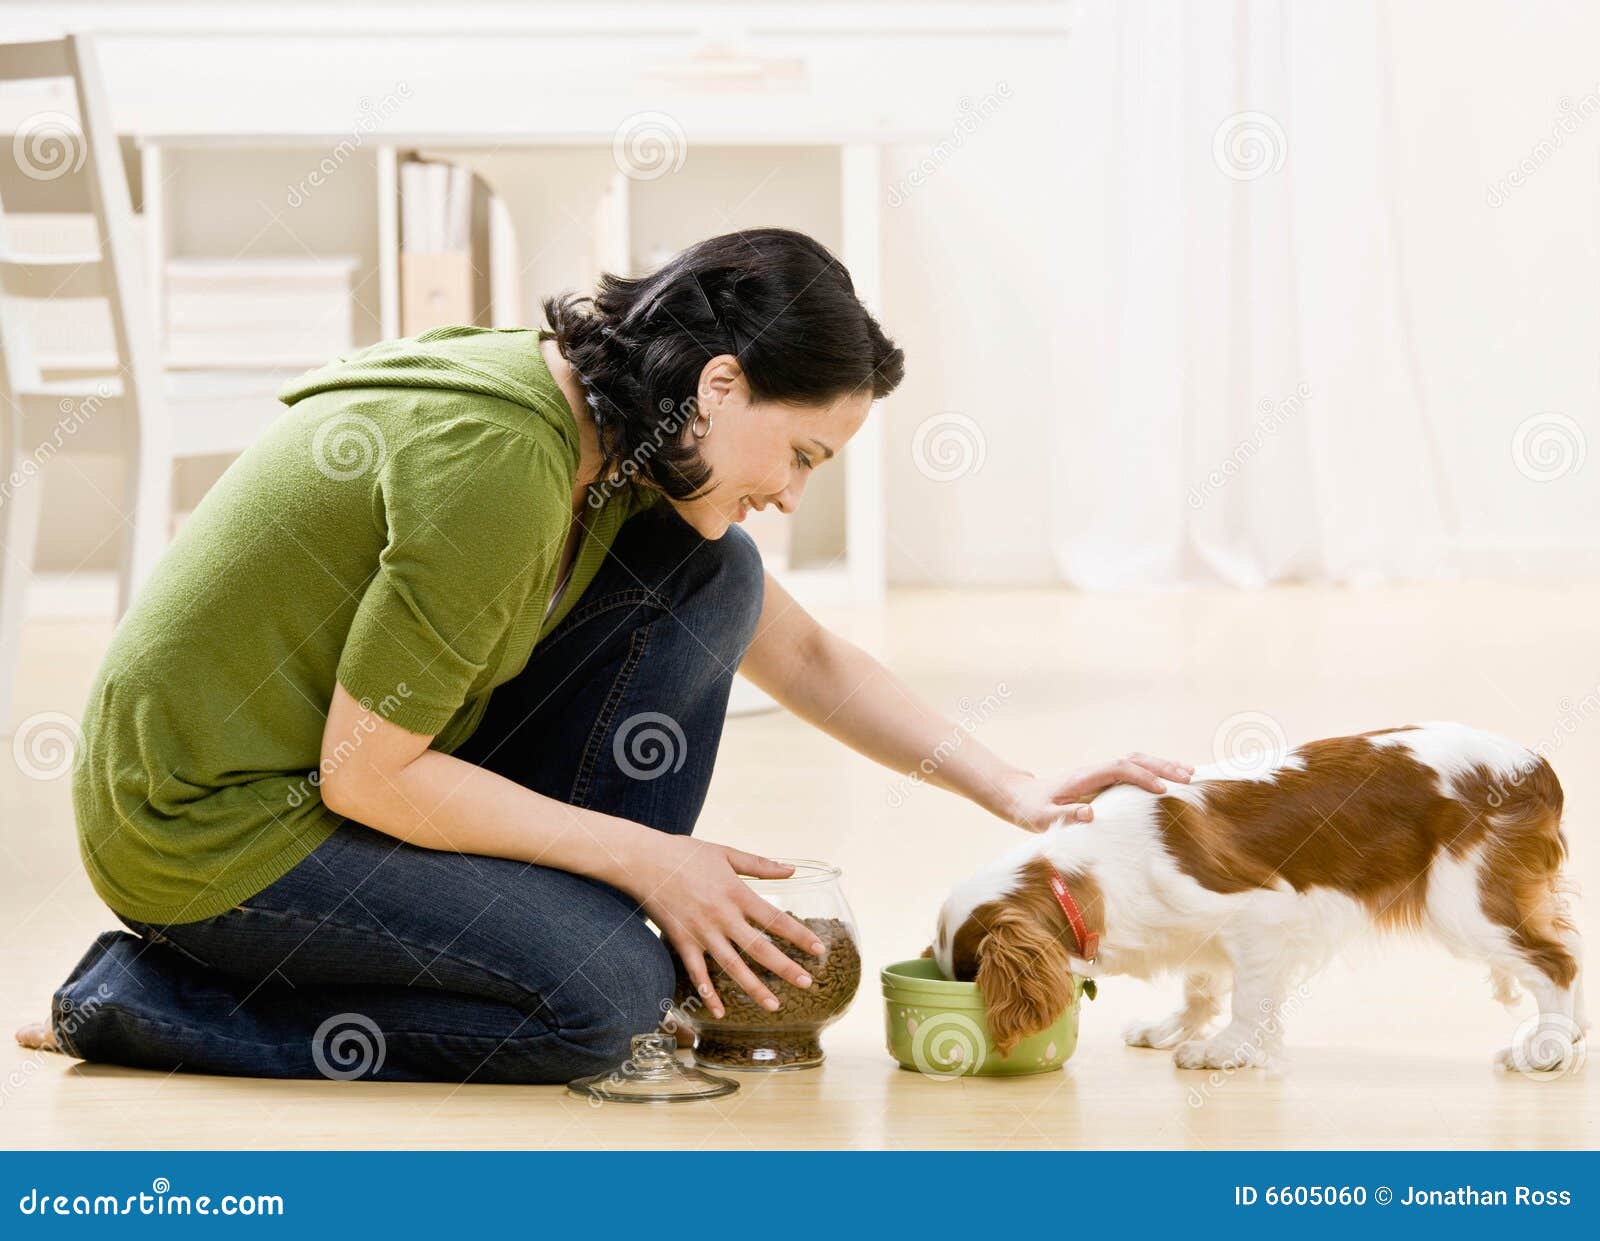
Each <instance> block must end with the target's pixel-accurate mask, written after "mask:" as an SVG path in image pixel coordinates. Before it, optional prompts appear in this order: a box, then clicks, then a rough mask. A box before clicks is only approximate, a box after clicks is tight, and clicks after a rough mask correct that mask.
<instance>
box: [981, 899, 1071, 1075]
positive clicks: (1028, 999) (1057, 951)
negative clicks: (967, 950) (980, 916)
mask: <svg viewBox="0 0 1600 1241" xmlns="http://www.w3.org/2000/svg"><path fill="white" fill-rule="evenodd" d="M976 981H977V984H978V993H979V994H980V995H981V996H982V997H983V1007H984V1010H985V1012H986V1013H987V1015H988V1018H989V1029H990V1031H991V1032H992V1033H993V1034H994V1039H995V1047H996V1048H997V1049H998V1051H999V1052H1000V1054H1001V1055H1002V1056H1006V1055H1010V1054H1011V1049H1012V1048H1014V1047H1015V1046H1016V1045H1017V1044H1018V1043H1020V1042H1021V1041H1022V1040H1023V1039H1025V1038H1027V1037H1028V1036H1029V1035H1030V1034H1037V1033H1038V1032H1039V1031H1040V1030H1042V1029H1044V1028H1045V1027H1046V1026H1048V1025H1049V1024H1050V1023H1051V1022H1052V1021H1054V1020H1055V1019H1056V1018H1057V1017H1059V1016H1061V1014H1062V1013H1063V1012H1065V1011H1066V1008H1067V1005H1068V1004H1070V1003H1071V1002H1072V963H1071V960H1070V959H1069V958H1068V956H1067V950H1066V949H1065V948H1064V947H1062V945H1061V942H1060V941H1059V940H1058V939H1057V938H1056V937H1055V936H1054V935H1052V934H1051V933H1050V931H1049V929H1048V928H1047V927H1043V926H1040V925H1039V922H1038V920H1037V919H1036V918H1033V917H1030V916H1029V915H1028V914H1027V913H1025V912H1023V911H1021V910H1016V909H1003V910H1001V911H1000V912H998V913H997V914H995V915H994V917H993V920H992V921H991V922H990V925H989V933H988V934H987V935H985V936H984V937H983V941H982V942H981V943H980V944H979V945H978V976H977V980H976Z"/></svg>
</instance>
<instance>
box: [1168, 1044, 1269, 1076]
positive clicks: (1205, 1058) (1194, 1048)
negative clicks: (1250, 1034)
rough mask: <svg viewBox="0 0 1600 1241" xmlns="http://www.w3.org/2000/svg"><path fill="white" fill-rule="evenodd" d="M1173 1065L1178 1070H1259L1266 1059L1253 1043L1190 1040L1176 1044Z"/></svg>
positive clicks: (1263, 1065) (1264, 1064)
mask: <svg viewBox="0 0 1600 1241" xmlns="http://www.w3.org/2000/svg"><path fill="white" fill-rule="evenodd" d="M1172 1060H1173V1063H1174V1064H1176V1065H1177V1066H1178V1067H1179V1068H1180V1069H1228V1070H1232V1069H1260V1068H1265V1067H1266V1057H1265V1056H1263V1055H1262V1054H1261V1049H1260V1048H1258V1047H1257V1046H1256V1045H1255V1044H1254V1043H1250V1042H1243V1043H1239V1042H1235V1041H1233V1040H1232V1039H1217V1038H1214V1039H1191V1040H1190V1041H1189V1042H1187V1043H1180V1044H1178V1050H1177V1051H1175V1052H1173V1053H1172Z"/></svg>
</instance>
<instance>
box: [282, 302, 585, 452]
mask: <svg viewBox="0 0 1600 1241" xmlns="http://www.w3.org/2000/svg"><path fill="white" fill-rule="evenodd" d="M337 388H437V389H441V390H444V391H450V392H474V393H479V394H481V395H484V396H492V397H498V398H499V399H500V400H503V401H511V402H512V403H514V404H517V405H521V406H523V407H525V408H527V409H530V410H532V411H533V412H534V413H536V414H538V415H540V416H541V417H542V418H544V419H546V420H547V421H549V422H550V423H551V424H553V425H554V426H555V427H556V428H557V429H558V430H559V431H560V433H561V435H562V437H563V439H565V440H566V441H567V442H568V443H569V444H570V446H571V447H572V449H573V450H574V451H576V449H577V444H578V429H577V426H576V424H575V423H574V421H573V416H572V410H571V409H570V408H569V407H568V405H567V401H566V398H565V397H564V396H563V395H562V393H561V389H560V388H559V387H557V386H556V382H555V379H554V377H553V376H552V375H551V374H550V368H549V367H548V366H546V365H545V361H544V357H543V355H542V354H541V353H540V352H539V333H538V331H537V330H536V329H534V328H484V327H470V326H449V327H436V328H431V329H430V330H428V331H426V332H423V333H422V334H421V335H419V336H407V337H403V338H401V339H399V340H386V341H381V342H379V343H378V344H376V345H369V346H367V347H366V348H365V349H362V350H359V351H358V352H356V353H352V354H349V355H347V356H345V357H342V358H337V359H335V360H334V361H332V362H329V363H328V364H327V365H325V366H319V367H317V368H316V369H315V370H311V371H307V372H306V373H305V374H304V375H301V376H299V377H298V378H296V379H291V380H290V381H289V382H288V383H286V384H284V385H283V387H281V388H280V389H279V390H278V399H279V400H280V401H282V402H283V403H284V404H285V405H291V406H292V405H293V404H294V403H295V402H296V401H300V400H303V399H304V398H305V397H308V396H312V395H314V394H316V393H319V392H329V391H332V390H334V389H337Z"/></svg>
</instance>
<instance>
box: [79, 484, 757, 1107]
mask: <svg viewBox="0 0 1600 1241" xmlns="http://www.w3.org/2000/svg"><path fill="white" fill-rule="evenodd" d="M762 582H763V577H762V569H761V558H760V555H759V553H758V552H757V551H756V549H755V545H754V544H753V543H752V542H751V541H750V539H749V537H748V536H747V535H745V533H744V532H743V531H742V530H739V529H737V528H735V529H732V530H730V531H729V532H728V533H727V535H726V536H725V537H723V538H722V539H721V540H720V541H717V542H710V541H707V540H705V539H702V538H701V537H700V536H699V535H697V534H695V533H694V532H693V531H692V530H691V529H690V528H689V527H688V525H686V524H685V523H684V522H683V520H682V519H681V518H679V517H678V516H677V514H676V513H674V512H673V511H672V510H671V509H670V508H669V507H668V506H667V505H666V504H664V503H663V504H659V505H657V506H656V507H655V508H653V509H650V510H647V511H646V512H645V513H643V514H640V515H639V516H637V517H635V518H633V519H632V520H631V521H629V522H627V523H626V524H625V525H624V526H623V527H622V529H621V531H620V532H619V533H618V535H617V539H616V542H615V544H614V545H613V547H612V548H611V551H610V553H609V555H608V556H607V558H606V560H605V562H604V564H603V565H602V566H601V568H600V571H599V572H598V574H597V575H596V576H595V578H594V580H593V582H592V583H591V584H590V585H589V588H588V589H587V590H586V591H585V592H584V594H583V596H582V598H581V599H579V600H578V602H577V603H576V605H574V607H573V609H572V611H571V613H570V614H569V615H568V616H566V617H565V618H564V619H563V620H562V622H561V624H560V626H559V627H557V628H556V629H555V630H554V631H553V632H552V633H551V634H550V635H549V636H548V637H547V638H545V639H544V641H542V642H540V643H539V644H538V646H537V647H535V649H534V652H533V656H532V658H531V659H530V660H529V662H528V666H527V668H526V669H525V670H524V671H523V672H522V673H521V674H520V675H519V676H518V677H516V678H515V679H514V680H512V681H510V682H508V683H507V684H506V685H504V686H502V687H501V688H500V689H498V690H496V691H495V693H494V695H493V697H492V698H491V699H490V703H489V707H488V710H487V713H486V714H485V717H484V720H483V722H482V724H481V725H480V726H479V728H478V730H477V732H476V733H475V734H474V735H473V736H472V738H471V739H470V740H469V741H468V742H467V743H466V744H465V745H464V746H463V747H462V748H461V749H459V750H458V751H457V755H458V756H459V757H461V758H463V759H465V760H467V761H468V762H472V763H476V764H478V765H480V766H483V767H487V768H489V769H491V770H493V771H496V772H499V773H500V774H501V775H504V776H507V777H509V778H510V779H512V780H515V781H517V782H518V783H519V784H522V785H525V786H526V787H528V788H531V789H536V790H537V791H539V792H540V793H544V794H546V795H548V796H550V797H554V798H558V799H560V800H561V801H564V802H567V803H569V804H571V805H574V806H583V807H587V808H589V809H592V810H599V811H603V812H605V813H608V814H614V815H619V816H622V817H624V818H628V819H632V820H634V821H636V822H639V823H644V824H647V825H648V826H650V827H653V828H656V829H658V830H660V831H663V832H673V833H676V834H679V835H686V834H688V833H689V832H691V831H692V830H693V828H694V824H695V819H696V818H697V817H698V815H699V813H700V808H701V806H702V805H703V804H704V801H705V796H706V788H707V786H708V784H709V783H710V779H711V770H712V765H713V763H714V761H715V759H716V753H717V745H718V742H719V740H720V738H721V735H722V723H723V718H724V714H725V711H726V708H727V701H728V692H729V686H730V684H731V682H732V679H733V674H734V670H735V669H736V668H737V667H738V665H739V662H740V660H742V659H743V657H744V652H745V648H746V647H747V646H748V645H749V644H750V640H751V638H752V636H753V635H754V633H755V626H756V621H757V618H758V617H759V615H760V611H761V605H762V597H763V586H762ZM128 926H129V927H130V929H131V930H132V931H134V932H135V934H127V933H126V932H121V931H108V932H106V933H105V934H103V935H101V936H100V937H99V938H98V939H97V940H96V941H95V943H94V946H93V947H92V948H91V949H90V950H89V952H88V954H87V955H86V956H85V957H84V958H83V960H82V961H81V962H79V964H78V966H77V968H76V969H74V970H73V972H72V975H71V976H70V977H69V978H68V979H67V981H66V983H65V984H64V985H63V986H62V987H61V989H60V990H59V991H57V993H56V995H55V999H54V1002H53V1004H52V1012H51V1016H52V1024H53V1025H54V1027H55V1030H56V1035H57V1038H58V1040H59V1042H60V1044H61V1046H62V1048H63V1050H65V1051H68V1052H70V1053H72V1054H73V1055H76V1056H79V1057H81V1058H83V1059H86V1060H94V1061H102V1062H108V1063H112V1064H125V1065H135V1066H140V1067H146V1068H154V1069H165V1070H174V1069H183V1070H186V1071H193V1072H200V1073H226V1074H241V1075H249V1076H257V1077H313V1076H318V1075H320V1076H325V1077H357V1076H360V1077H369V1078H379V1079H387V1080H394V1081H419V1080H427V1081H469V1080H470V1081H475V1082H564V1081H569V1080H571V1079H572V1078H575V1077H579V1076H581V1075H583V1074H586V1073H594V1072H598V1071H600V1070H601V1069H604V1068H607V1067H609V1066H610V1065H611V1064H613V1063H614V1062H615V1061H616V1060H617V1059H619V1058H620V1057H621V1056H622V1055H623V1054H624V1053H625V1052H626V1050H627V1047H628V1040H629V1036H631V1035H633V1034H636V1033H642V1032H645V1031H648V1030H650V1029H653V1028H655V1027H656V1026H657V1025H658V1024H659V1022H660V1021H661V1018H662V1016H663V1013H664V1011H665V1006H666V1002H667V1000H668V997H669V996H670V994H671V992H672V985H673V969H672V961H671V958H670V956H669V951H670V950H669V949H668V948H667V946H666V945H665V944H663V943H662V941H661V940H660V939H659V938H658V937H657V936H656V934H655V933H654V932H653V931H652V930H651V929H650V927H649V926H648V925H647V924H646V922H645V919H644V917H643V915H642V914H641V912H640V910H639V907H638V905H637V904H636V902H635V901H633V900H632V899H631V898H630V897H628V896H627V895H625V894H624V893H622V892H621V891H619V890H618V889H616V888H613V887H611V886H609V885H607V884H605V883H601V882H599V881H598V880H595V879H591V878H588V877H586V876H583V875H576V874H571V873H569V872H566V871H561V870H552V869H549V868H546V867H543V866H535V865H530V864H527V863H523V862H514V861H508V860H506V859H503V858H492V857H480V856H469V855H465V854H460V853H449V852H441V851H436V850H430V849H421V848H417V847H414V846H412V845H407V844H403V843H401V842H400V841H397V840H395V839H394V838H392V837H390V836H385V835H383V834H382V833H379V832H376V831H373V830H371V829H370V828H366V827H362V826H360V825H359V824H357V823H354V822H348V821H347V822H345V823H344V824H343V825H342V826H341V827H340V828H339V829H338V830H337V831H336V832H335V833H334V834H333V835H332V836H331V837H330V838H329V839H328V840H326V841H325V842H324V843H323V844H322V845H321V846H319V847H318V848H317V849H316V850H314V851H313V852H312V853H311V854H310V855H309V856H308V857H307V858H306V859H305V860H303V861H302V862H300V863H299V864H298V865H297V866H295V868H294V869H293V870H291V871H290V872H289V873H288V874H286V875H284V876H283V877H282V878H281V879H279V880H278V881H277V882H276V883H274V884H272V885H271V886H270V887H268V888H267V889H266V890H265V891H262V892H260V893H257V894H256V895H255V896H253V897H251V898H250V899H248V900H247V901H245V902H244V903H243V904H242V905H239V906H238V907H237V908H234V909H231V910H229V911H227V912H226V913H223V914H220V915H218V916H217V917H214V918H207V919H205V920H203V921H200V922H187V923H182V924H178V925H173V926H148V925H144V924H140V923H134V922H129V923H128Z"/></svg>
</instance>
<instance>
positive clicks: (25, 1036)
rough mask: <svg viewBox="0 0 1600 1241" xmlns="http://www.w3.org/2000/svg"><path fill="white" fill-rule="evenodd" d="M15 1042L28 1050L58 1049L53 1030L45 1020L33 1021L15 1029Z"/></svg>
mask: <svg viewBox="0 0 1600 1241" xmlns="http://www.w3.org/2000/svg"><path fill="white" fill-rule="evenodd" d="M16 1038H17V1042H18V1043H20V1044H21V1045H22V1046H24V1047H26V1048H28V1049H29V1050H30V1051H60V1050H61V1048H59V1047H57V1046H56V1034H55V1031H54V1030H52V1029H51V1028H50V1023H49V1022H47V1021H35V1022H32V1023H30V1024H29V1025H25V1026H23V1027H22V1028H21V1029H20V1030H18V1031H17V1035H16Z"/></svg>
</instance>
